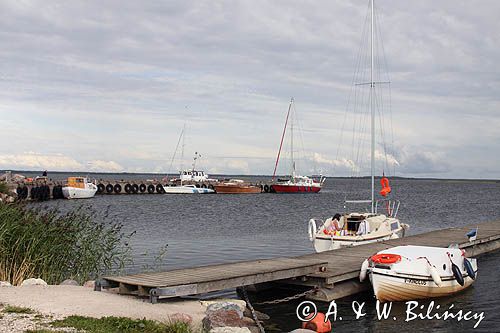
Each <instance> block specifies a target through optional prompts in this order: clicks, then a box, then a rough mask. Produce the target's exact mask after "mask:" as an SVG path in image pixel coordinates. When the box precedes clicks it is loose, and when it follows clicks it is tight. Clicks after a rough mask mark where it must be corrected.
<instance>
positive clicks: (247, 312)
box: [243, 309, 271, 321]
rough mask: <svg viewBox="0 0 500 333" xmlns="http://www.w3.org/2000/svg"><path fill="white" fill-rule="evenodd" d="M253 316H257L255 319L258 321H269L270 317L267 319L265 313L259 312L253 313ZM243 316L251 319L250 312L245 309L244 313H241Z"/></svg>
mask: <svg viewBox="0 0 500 333" xmlns="http://www.w3.org/2000/svg"><path fill="white" fill-rule="evenodd" d="M255 314H256V315H257V319H258V320H260V321H264V320H269V319H271V317H269V316H268V315H266V314H265V313H262V312H259V311H255ZM243 315H244V316H245V317H248V318H252V319H253V316H252V312H251V311H250V309H245V311H244V312H243Z"/></svg>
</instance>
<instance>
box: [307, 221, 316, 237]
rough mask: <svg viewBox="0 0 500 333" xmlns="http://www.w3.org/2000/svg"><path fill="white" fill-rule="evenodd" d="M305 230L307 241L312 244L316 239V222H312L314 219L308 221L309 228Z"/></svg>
mask: <svg viewBox="0 0 500 333" xmlns="http://www.w3.org/2000/svg"><path fill="white" fill-rule="evenodd" d="M307 229H308V230H307V231H308V232H309V240H310V241H311V242H314V240H315V239H316V221H314V219H310V220H309V226H308V228H307Z"/></svg>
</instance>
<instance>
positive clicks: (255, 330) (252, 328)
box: [248, 326, 260, 333]
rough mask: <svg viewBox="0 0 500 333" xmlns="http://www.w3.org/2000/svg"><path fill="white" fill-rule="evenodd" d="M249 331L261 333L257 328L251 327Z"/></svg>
mask: <svg viewBox="0 0 500 333" xmlns="http://www.w3.org/2000/svg"><path fill="white" fill-rule="evenodd" d="M248 329H249V330H250V333H260V329H259V328H258V327H257V326H250V327H248Z"/></svg>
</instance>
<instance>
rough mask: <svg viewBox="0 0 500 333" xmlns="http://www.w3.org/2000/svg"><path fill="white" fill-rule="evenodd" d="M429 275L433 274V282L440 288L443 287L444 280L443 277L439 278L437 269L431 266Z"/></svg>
mask: <svg viewBox="0 0 500 333" xmlns="http://www.w3.org/2000/svg"><path fill="white" fill-rule="evenodd" d="M429 273H431V276H432V280H434V283H435V284H436V285H437V286H438V287H441V285H442V284H443V280H441V276H439V273H438V271H437V269H436V267H434V266H431V265H430V264H429Z"/></svg>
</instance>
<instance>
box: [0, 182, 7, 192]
mask: <svg viewBox="0 0 500 333" xmlns="http://www.w3.org/2000/svg"><path fill="white" fill-rule="evenodd" d="M0 193H5V194H9V186H8V185H7V183H5V182H0Z"/></svg>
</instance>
